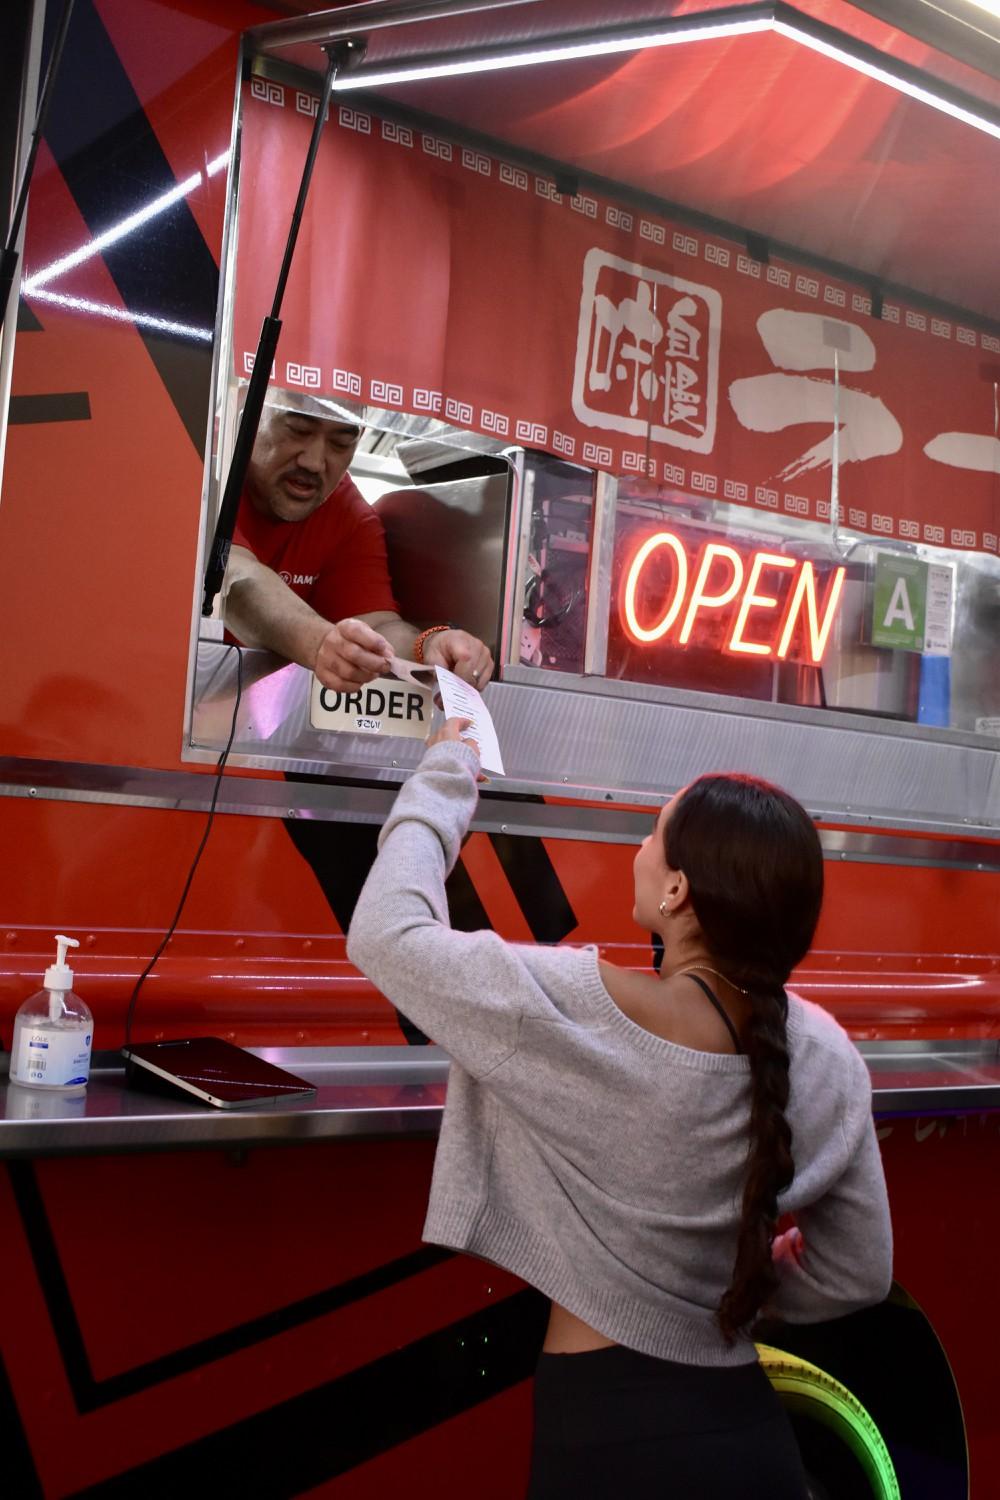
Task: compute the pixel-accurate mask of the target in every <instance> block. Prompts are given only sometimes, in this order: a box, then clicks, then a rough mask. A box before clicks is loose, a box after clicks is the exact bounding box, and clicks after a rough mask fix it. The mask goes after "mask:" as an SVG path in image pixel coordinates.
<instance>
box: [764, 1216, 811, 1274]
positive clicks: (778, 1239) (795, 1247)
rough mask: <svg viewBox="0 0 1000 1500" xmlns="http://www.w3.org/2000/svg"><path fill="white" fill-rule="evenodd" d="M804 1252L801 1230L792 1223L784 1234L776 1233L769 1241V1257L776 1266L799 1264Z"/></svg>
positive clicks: (804, 1244) (804, 1245) (804, 1243)
mask: <svg viewBox="0 0 1000 1500" xmlns="http://www.w3.org/2000/svg"><path fill="white" fill-rule="evenodd" d="M805 1253H806V1242H805V1240H804V1239H803V1237H802V1230H801V1229H799V1228H798V1226H797V1225H795V1224H793V1225H792V1227H791V1229H786V1230H785V1232H784V1234H776V1235H775V1236H774V1239H773V1240H772V1241H771V1259H772V1260H773V1262H774V1264H775V1265H776V1266H781V1265H787V1266H801V1264H802V1258H803V1256H804V1255H805Z"/></svg>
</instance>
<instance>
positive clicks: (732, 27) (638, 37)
mask: <svg viewBox="0 0 1000 1500" xmlns="http://www.w3.org/2000/svg"><path fill="white" fill-rule="evenodd" d="M770 29H771V18H770V17H769V16H756V17H751V18H748V19H747V20H745V21H722V22H718V23H716V24H715V25H713V24H712V23H711V22H707V23H703V24H699V25H696V26H677V27H672V28H671V29H670V30H669V31H654V32H646V33H642V32H638V33H635V34H634V35H631V36H624V37H623V36H617V37H606V38H604V39H603V40H602V39H601V38H600V37H595V38H594V39H593V40H592V41H586V42H568V43H566V45H565V46H560V45H559V44H558V43H552V44H551V45H549V46H545V47H538V48H534V49H530V50H524V49H517V50H516V51H511V52H496V53H493V54H491V55H488V56H486V57H478V58H476V57H470V58H464V59H463V58H456V59H454V60H453V61H443V60H442V61H440V62H433V61H428V62H427V64H426V65H424V66H421V65H420V64H419V63H414V64H411V65H409V66H404V67H400V68H388V67H387V68H379V69H377V70H375V71H373V72H370V73H345V74H343V75H342V77H340V78H336V79H334V82H333V85H332V91H333V92H334V93H347V92H351V91H354V90H356V89H371V88H379V87H384V86H385V85H386V84H389V83H413V82H415V81H416V80H417V79H421V78H452V77H458V76H461V75H462V74H468V73H492V72H496V71H497V70H498V69H501V68H528V67H532V66H533V65H534V64H535V63H549V62H568V61H569V60H571V59H572V58H575V57H605V56H608V55H610V54H611V53H615V52H639V51H643V50H645V48H647V47H672V46H674V45H675V44H677V43H680V42H700V41H705V40H707V39H709V38H713V39H718V38H719V37H727V36H747V35H748V34H749V33H750V32H754V31H769V30H770Z"/></svg>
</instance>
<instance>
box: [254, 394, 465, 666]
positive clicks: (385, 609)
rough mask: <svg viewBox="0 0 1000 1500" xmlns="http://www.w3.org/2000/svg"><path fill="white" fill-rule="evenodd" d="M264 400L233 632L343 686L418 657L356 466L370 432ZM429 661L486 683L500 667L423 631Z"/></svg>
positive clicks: (458, 634) (460, 643)
mask: <svg viewBox="0 0 1000 1500" xmlns="http://www.w3.org/2000/svg"><path fill="white" fill-rule="evenodd" d="M294 399H295V398H294V397H291V398H289V399H288V404H287V405H285V406H275V405H267V406H265V407H264V412H263V415H262V417H261V423H260V430H259V432H258V434H257V441H256V443H255V444H254V449H253V454H252V456H251V459H250V467H249V470H248V472H247V482H246V487H245V489H244V492H243V499H242V501H241V504H240V510H239V514H238V516H237V520H236V529H235V531H234V533H233V546H232V549H231V551H230V554H229V567H228V570H227V573H226V583H225V621H226V626H227V628H228V629H229V630H230V631H231V632H232V634H233V635H235V636H236V638H237V640H239V641H241V642H242V643H243V644H244V645H246V646H262V647H266V648H267V649H268V650H270V651H275V652H277V653H278V655H279V656H284V657H286V658H287V659H288V660H289V661H294V662H298V663H299V665H300V666H303V667H308V668H309V670H310V671H313V672H315V673H316V676H317V677H318V678H319V679H320V681H321V682H322V683H323V685H324V686H325V687H329V688H333V689H334V690H337V691H345V690H347V689H349V688H353V687H357V686H358V685H359V684H361V683H365V682H370V681H371V679H372V678H373V677H378V676H380V675H382V674H383V673H384V672H385V671H386V669H387V667H388V664H389V661H390V660H391V658H392V657H393V656H398V657H401V658H403V659H404V660H408V659H410V657H411V655H412V652H413V648H414V644H415V642H416V640H417V637H418V634H419V632H418V631H417V629H416V627H415V626H413V625H409V624H408V623H407V622H406V621H405V620H403V619H402V618H401V617H400V614H399V610H398V608H397V606H396V601H395V599H394V598H393V595H392V585H391V583H390V581H389V568H388V561H387V557H386V550H385V537H384V534H383V531H382V525H381V522H380V521H379V519H378V517H377V516H376V514H375V512H374V511H373V510H372V509H371V507H370V506H369V505H368V503H367V501H366V500H365V499H364V497H363V496H362V495H361V494H360V492H359V491H358V489H357V487H356V486H355V484H354V482H353V481H352V479H351V477H350V475H349V474H348V472H347V470H348V465H349V464H350V462H351V460H352V458H353V457H354V450H355V448H356V447H357V443H358V439H359V438H360V436H361V431H362V429H361V428H360V427H359V426H357V425H356V424H354V423H352V422H350V420H348V419H347V418H346V417H345V418H344V419H343V420H341V419H340V418H338V417H325V416H324V417H319V416H314V415H312V414H311V413H309V412H307V411H306V410H305V409H304V408H302V407H301V406H297V405H293V404H292V402H293V401H294ZM423 660H424V661H425V662H426V663H427V664H428V665H429V666H440V667H448V668H449V669H450V670H451V671H453V672H455V673H457V674H458V676H459V677H462V678H464V679H465V681H466V682H471V683H473V685H474V686H476V687H479V688H482V687H484V686H485V685H486V683H487V682H488V681H489V678H490V675H491V673H492V671H493V658H492V657H491V656H490V653H489V651H488V649H487V648H486V646H484V644H483V642H482V641H480V640H477V639H476V637H475V636H472V635H469V634H468V633H467V632H466V631H464V630H453V629H451V628H450V627H449V628H448V629H446V630H437V631H435V632H434V633H433V634H429V635H426V636H424V639H423Z"/></svg>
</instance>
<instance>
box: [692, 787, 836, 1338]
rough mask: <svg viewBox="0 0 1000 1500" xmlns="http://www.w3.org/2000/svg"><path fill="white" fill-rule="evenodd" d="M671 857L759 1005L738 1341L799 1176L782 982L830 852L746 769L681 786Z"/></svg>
mask: <svg viewBox="0 0 1000 1500" xmlns="http://www.w3.org/2000/svg"><path fill="white" fill-rule="evenodd" d="M664 837H665V841H666V845H667V848H666V854H667V861H668V864H669V865H670V866H671V868H673V869H675V870H683V871H684V873H685V875H686V876H687V879H688V885H689V888H690V893H691V905H692V908H693V910H694V914H695V916H696V917H697V919H698V923H699V926H700V927H701V930H702V935H703V937H704V939H705V942H706V944H707V946H708V948H709V951H710V952H711V954H712V957H713V960H714V961H715V962H716V963H717V965H718V968H719V969H720V971H721V972H722V973H724V974H725V976H726V977H727V978H729V979H730V980H731V981H732V982H733V983H734V984H736V985H739V986H740V987H741V988H744V989H745V990H746V991H747V992H748V994H749V996H750V1003H751V1012H750V1016H749V1018H748V1020H747V1022H746V1025H745V1027H744V1036H743V1041H744V1045H745V1047H746V1052H747V1057H748V1059H749V1062H750V1075H751V1102H750V1127H749V1142H748V1150H747V1170H746V1180H745V1183H744V1188H743V1203H742V1212H741V1217H740V1226H739V1232H738V1236H737V1246H736V1261H735V1264H734V1267H733V1274H732V1280H731V1281H730V1284H729V1286H728V1288H727V1290H726V1292H725V1294H724V1295H723V1298H722V1301H721V1303H720V1304H719V1311H718V1320H719V1326H720V1327H721V1329H722V1331H723V1333H724V1334H725V1336H726V1338H727V1339H729V1340H732V1339H733V1338H734V1337H735V1335H736V1334H737V1333H738V1332H739V1331H740V1330H741V1329H743V1328H746V1327H747V1326H748V1325H749V1324H750V1323H752V1322H753V1319H754V1317H755V1316H756V1315H757V1313H758V1312H759V1310H760V1308H761V1307H762V1306H763V1305H764V1303H765V1302H766V1301H767V1299H768V1297H769V1296H770V1295H771V1293H772V1292H773V1291H774V1289H775V1287H776V1286H777V1276H776V1274H775V1270H774V1264H773V1261H772V1256H771V1241H772V1239H773V1237H774V1232H775V1227H776V1225H777V1220H778V1194H779V1193H781V1192H782V1191H783V1190H784V1189H785V1188H787V1187H788V1186H789V1184H790V1183H791V1181H792V1178H793V1176H794V1172H795V1165H794V1161H793V1157H792V1132H791V1127H790V1126H789V1124H788V1121H787V1119H786V1118H785V1109H786V1107H787V1105H788V1096H789V1058H788V1040H787V1034H786V1022H787V1018H788V997H787V995H786V994H785V988H784V986H785V981H786V980H787V978H788V976H789V974H790V973H791V971H792V969H793V968H794V967H795V965H796V964H797V963H799V962H800V961H801V959H802V958H803V957H804V956H805V954H806V953H807V952H808V950H809V947H810V944H811V943H812V938H813V933H814V932H815V929H816V923H817V921H818V919H819V911H820V906H821V904H822V900H823V853H822V849H821V847H820V842H819V836H818V835H817V833H816V829H815V827H814V825H813V823H812V820H811V819H810V817H809V815H808V813H807V812H806V811H805V809H804V808H802V807H801V806H800V805H799V803H798V802H796V801H795V799H794V798H793V797H790V796H789V795H788V793H787V792H783V791H781V790H779V789H778V788H777V787H772V786H769V785H768V784H767V782H763V781H758V780H756V779H755V778H753V777H749V776H703V777H701V778H700V779H699V780H698V781H696V782H693V783H692V785H691V786H689V787H688V788H687V790H686V791H685V792H683V793H682V795H681V796H680V798H678V800H677V803H676V804H675V806H674V808H673V810H672V812H671V814H670V818H669V820H668V823H667V827H666V830H665V835H664Z"/></svg>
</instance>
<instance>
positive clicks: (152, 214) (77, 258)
mask: <svg viewBox="0 0 1000 1500" xmlns="http://www.w3.org/2000/svg"><path fill="white" fill-rule="evenodd" d="M201 180H202V178H201V173H200V172H194V173H193V174H192V175H191V176H190V177H186V178H185V179H184V181H183V182H179V183H178V184H177V186H176V187H173V188H171V189H170V191H169V193H163V194H162V195H161V196H160V197H159V198H154V199H153V201H152V203H147V204H146V207H145V208H140V209H139V210H138V212H136V213H134V214H129V216H128V218H127V219H122V221H121V223H120V224H115V225H113V226H112V228H111V229H106V230H105V231H104V233H103V234H99V235H98V236H97V238H96V239H93V240H90V241H88V243H87V244H86V245H81V247H80V249H79V250H74V251H73V253H72V254H71V255H64V256H63V257H62V259H61V260H54V261H53V262H52V264H51V265H50V266H45V267H43V269H42V270H41V271H36V272H35V274H34V275H33V276H31V277H29V279H28V280H27V281H26V282H25V283H24V290H25V291H26V292H27V293H28V294H29V295H33V294H34V293H35V291H36V290H37V289H38V287H40V286H45V284H46V283H47V282H49V281H54V280H55V278H56V277H57V276H63V275H65V273H66V272H67V271H71V270H72V269H73V267H74V266H79V265H82V263H83V262H84V261H85V260H90V259H91V258H92V257H93V256H95V255H100V253H101V251H102V250H106V249H107V248H108V246H109V245H114V244H116V243H117V242H118V240H123V239H124V238H125V236H126V235H129V234H134V233H135V231H136V230H137V229H140V228H141V227H142V225H143V224H148V223H149V221H150V219H155V218H157V216H158V215H159V214H162V213H166V211H167V209H168V208H173V206H174V204H175V203H178V202H179V201H180V200H181V198H186V197H187V195H188V193H192V192H194V190H195V188H196V187H200V186H201Z"/></svg>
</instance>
